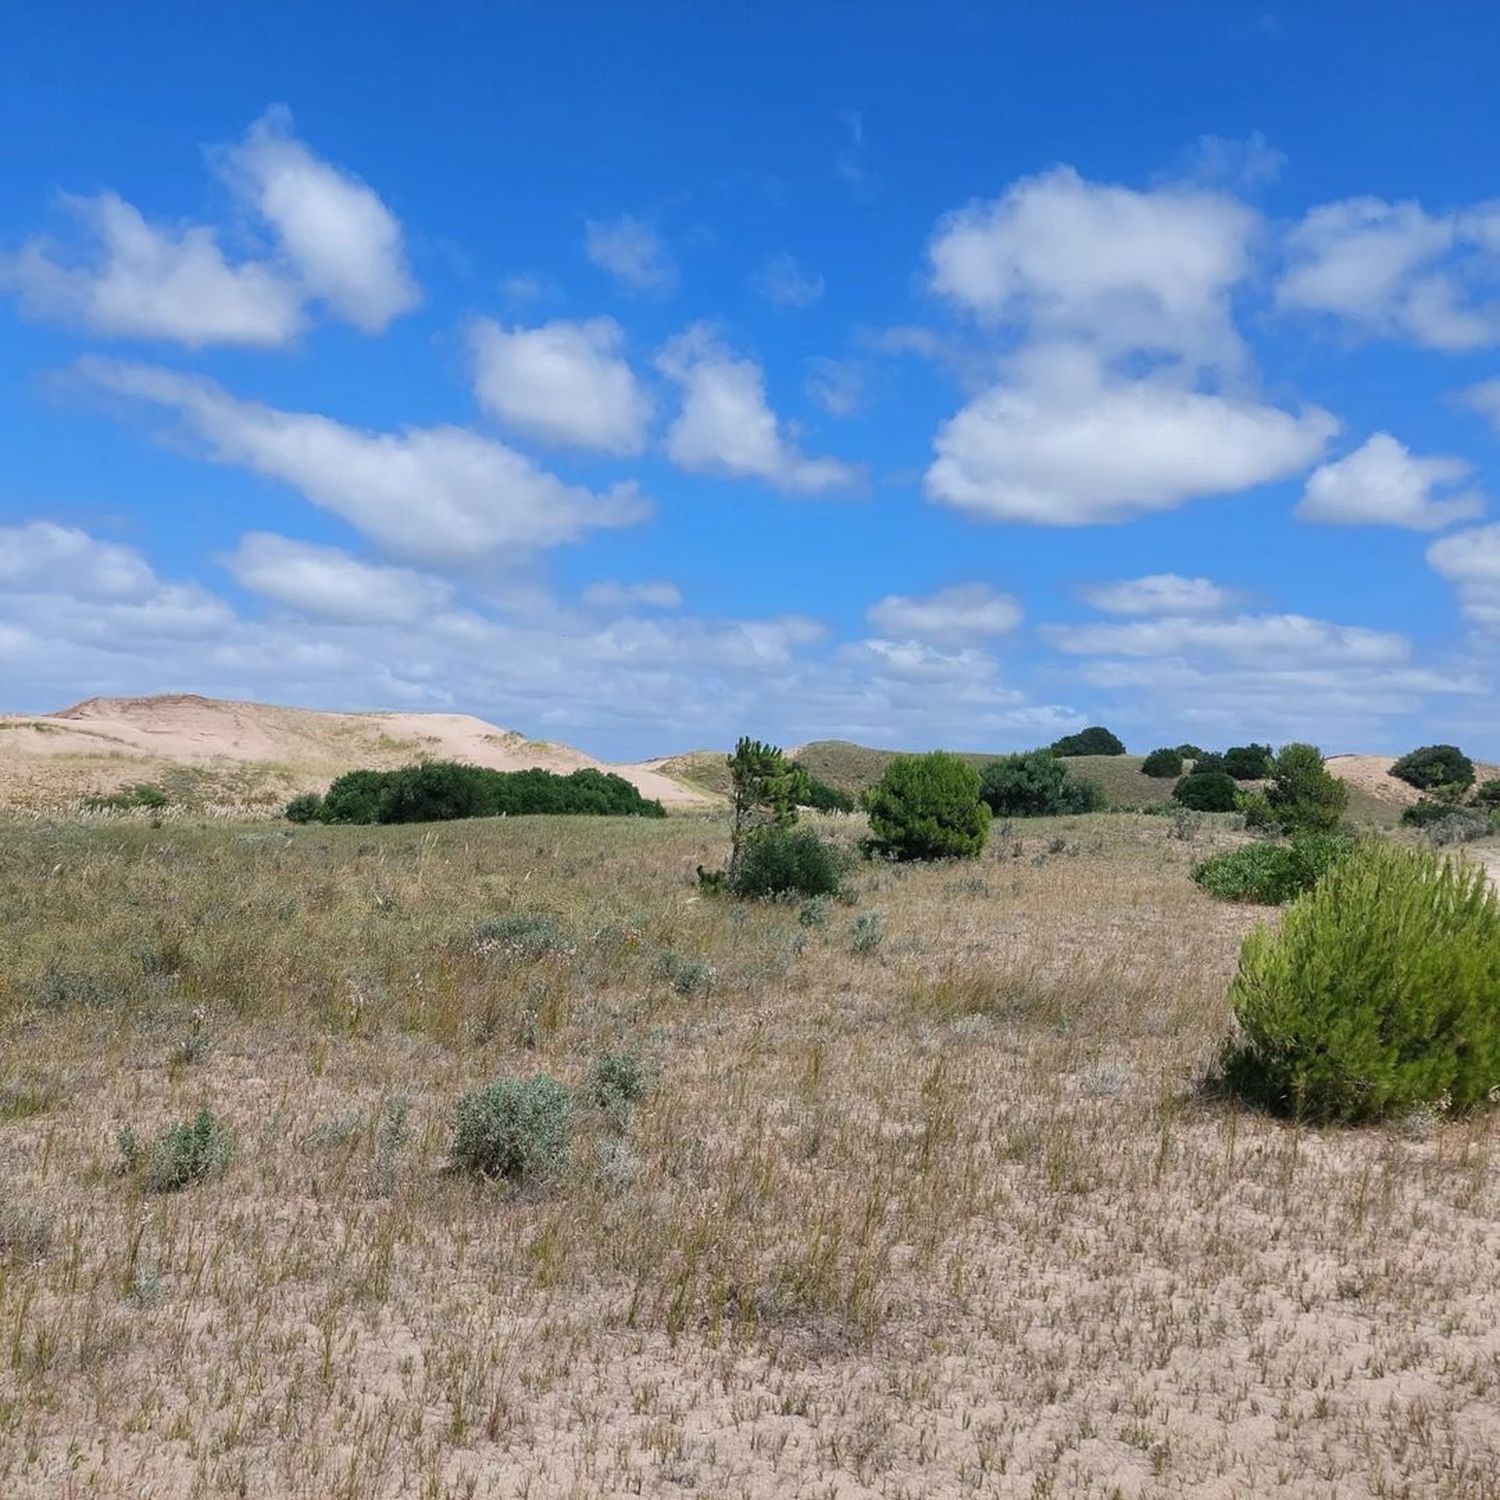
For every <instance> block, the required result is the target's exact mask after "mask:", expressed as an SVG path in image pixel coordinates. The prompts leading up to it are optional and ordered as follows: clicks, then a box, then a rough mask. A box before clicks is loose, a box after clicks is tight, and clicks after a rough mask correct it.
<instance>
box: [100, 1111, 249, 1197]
mask: <svg viewBox="0 0 1500 1500" xmlns="http://www.w3.org/2000/svg"><path fill="white" fill-rule="evenodd" d="M118 1140H119V1146H120V1155H121V1157H122V1158H123V1161H124V1165H125V1168H126V1170H127V1171H131V1172H136V1171H138V1172H140V1173H141V1186H142V1187H143V1188H144V1189H145V1190H146V1191H147V1192H148V1193H175V1192H178V1191H180V1190H181V1189H182V1188H185V1187H190V1186H191V1185H192V1184H193V1183H195V1182H202V1181H203V1180H204V1179H205V1178H208V1177H215V1176H217V1175H218V1174H219V1173H220V1172H222V1171H224V1169H225V1168H226V1167H228V1165H229V1163H230V1162H231V1161H232V1160H233V1158H234V1137H233V1136H232V1135H231V1134H230V1132H229V1131H228V1129H226V1128H225V1127H224V1126H223V1125H221V1124H220V1123H219V1122H218V1121H217V1120H216V1119H215V1118H214V1116H213V1114H212V1113H211V1112H210V1111H209V1110H206V1109H200V1110H199V1111H198V1113H197V1115H196V1116H195V1117H194V1118H193V1119H192V1120H183V1121H179V1122H178V1123H177V1124H176V1125H172V1126H169V1127H168V1128H167V1129H166V1130H164V1131H163V1132H162V1133H161V1135H159V1136H158V1137H157V1138H156V1140H155V1141H154V1142H153V1143H152V1144H151V1145H150V1146H149V1147H144V1146H142V1145H141V1144H140V1142H139V1141H138V1140H137V1139H136V1135H135V1132H134V1131H133V1130H130V1129H128V1128H127V1129H125V1130H122V1131H121V1132H120V1134H119V1137H118Z"/></svg>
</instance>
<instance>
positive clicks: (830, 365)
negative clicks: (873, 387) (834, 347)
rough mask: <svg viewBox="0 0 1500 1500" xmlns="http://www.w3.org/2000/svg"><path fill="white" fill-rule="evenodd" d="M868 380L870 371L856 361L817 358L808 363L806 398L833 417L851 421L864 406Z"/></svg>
mask: <svg viewBox="0 0 1500 1500" xmlns="http://www.w3.org/2000/svg"><path fill="white" fill-rule="evenodd" d="M868 380H869V371H868V370H866V368H865V367H864V365H862V364H860V363H859V362H858V361H857V360H851V359H825V358H823V357H822V356H820V355H815V356H814V357H813V358H811V359H809V360H808V361H807V380H806V383H805V389H806V391H807V394H808V395H809V396H811V397H812V399H813V400H814V401H816V402H817V403H818V405H819V406H821V407H822V408H823V410H824V411H826V412H827V413H828V415H829V416H830V417H852V416H853V415H854V413H855V412H857V411H858V410H859V409H860V407H861V406H862V405H863V404H864V399H865V389H866V386H867V384H868Z"/></svg>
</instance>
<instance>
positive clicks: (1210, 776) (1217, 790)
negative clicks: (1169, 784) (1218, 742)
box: [1172, 771, 1238, 812]
mask: <svg viewBox="0 0 1500 1500" xmlns="http://www.w3.org/2000/svg"><path fill="white" fill-rule="evenodd" d="M1237 791H1238V788H1237V787H1236V786H1235V781H1234V777H1233V776H1231V775H1229V773H1228V772H1226V771H1194V772H1193V773H1192V774H1191V775H1189V776H1184V777H1183V778H1182V780H1181V781H1179V782H1178V783H1177V785H1176V786H1175V787H1173V788H1172V796H1173V797H1174V798H1175V799H1176V800H1177V801H1178V802H1180V803H1181V804H1182V805H1183V806H1184V807H1190V808H1192V809H1193V810H1194V811H1195V812H1233V811H1234V805H1235V793H1236V792H1237Z"/></svg>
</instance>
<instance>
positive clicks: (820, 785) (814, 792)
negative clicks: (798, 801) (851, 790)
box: [802, 771, 854, 813]
mask: <svg viewBox="0 0 1500 1500" xmlns="http://www.w3.org/2000/svg"><path fill="white" fill-rule="evenodd" d="M803 774H804V775H805V776H806V777H807V787H806V790H805V792H804V795H803V798H802V806H803V807H810V808H812V810H813V811H814V812H836V813H852V812H853V811H854V798H853V797H851V796H850V795H849V794H848V792H841V791H840V790H839V789H838V788H837V787H836V786H829V784H828V783H827V782H826V781H819V780H818V778H817V777H816V776H814V775H813V774H812V773H811V772H810V771H809V772H804V773H803Z"/></svg>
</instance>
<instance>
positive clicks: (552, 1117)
mask: <svg viewBox="0 0 1500 1500" xmlns="http://www.w3.org/2000/svg"><path fill="white" fill-rule="evenodd" d="M572 1125H573V1098H572V1095H571V1094H569V1092H568V1090H567V1089H566V1088H564V1087H563V1085H562V1084H560V1083H559V1082H558V1081H557V1080H556V1079H555V1078H551V1077H549V1076H548V1075H547V1074H546V1073H537V1074H536V1075H534V1076H533V1077H531V1078H501V1079H498V1080H497V1081H496V1082H494V1083H491V1084H488V1085H486V1086H485V1087H484V1088H478V1089H473V1090H471V1091H470V1092H469V1093H467V1094H465V1095H464V1096H463V1097H462V1098H461V1099H460V1100H459V1101H458V1112H457V1118H456V1121H455V1126H454V1132H453V1146H452V1149H451V1152H450V1156H449V1160H450V1164H451V1166H452V1168H453V1170H454V1171H457V1172H464V1173H467V1174H469V1175H470V1176H473V1177H504V1178H505V1179H507V1180H508V1181H509V1182H511V1183H513V1184H514V1185H515V1186H517V1187H522V1186H524V1185H525V1184H527V1183H530V1182H540V1181H545V1180H547V1179H548V1178H551V1177H555V1176H556V1175H557V1174H558V1173H560V1172H561V1171H562V1170H563V1168H564V1167H566V1165H567V1162H568V1145H569V1138H570V1135H571V1131H572Z"/></svg>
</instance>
